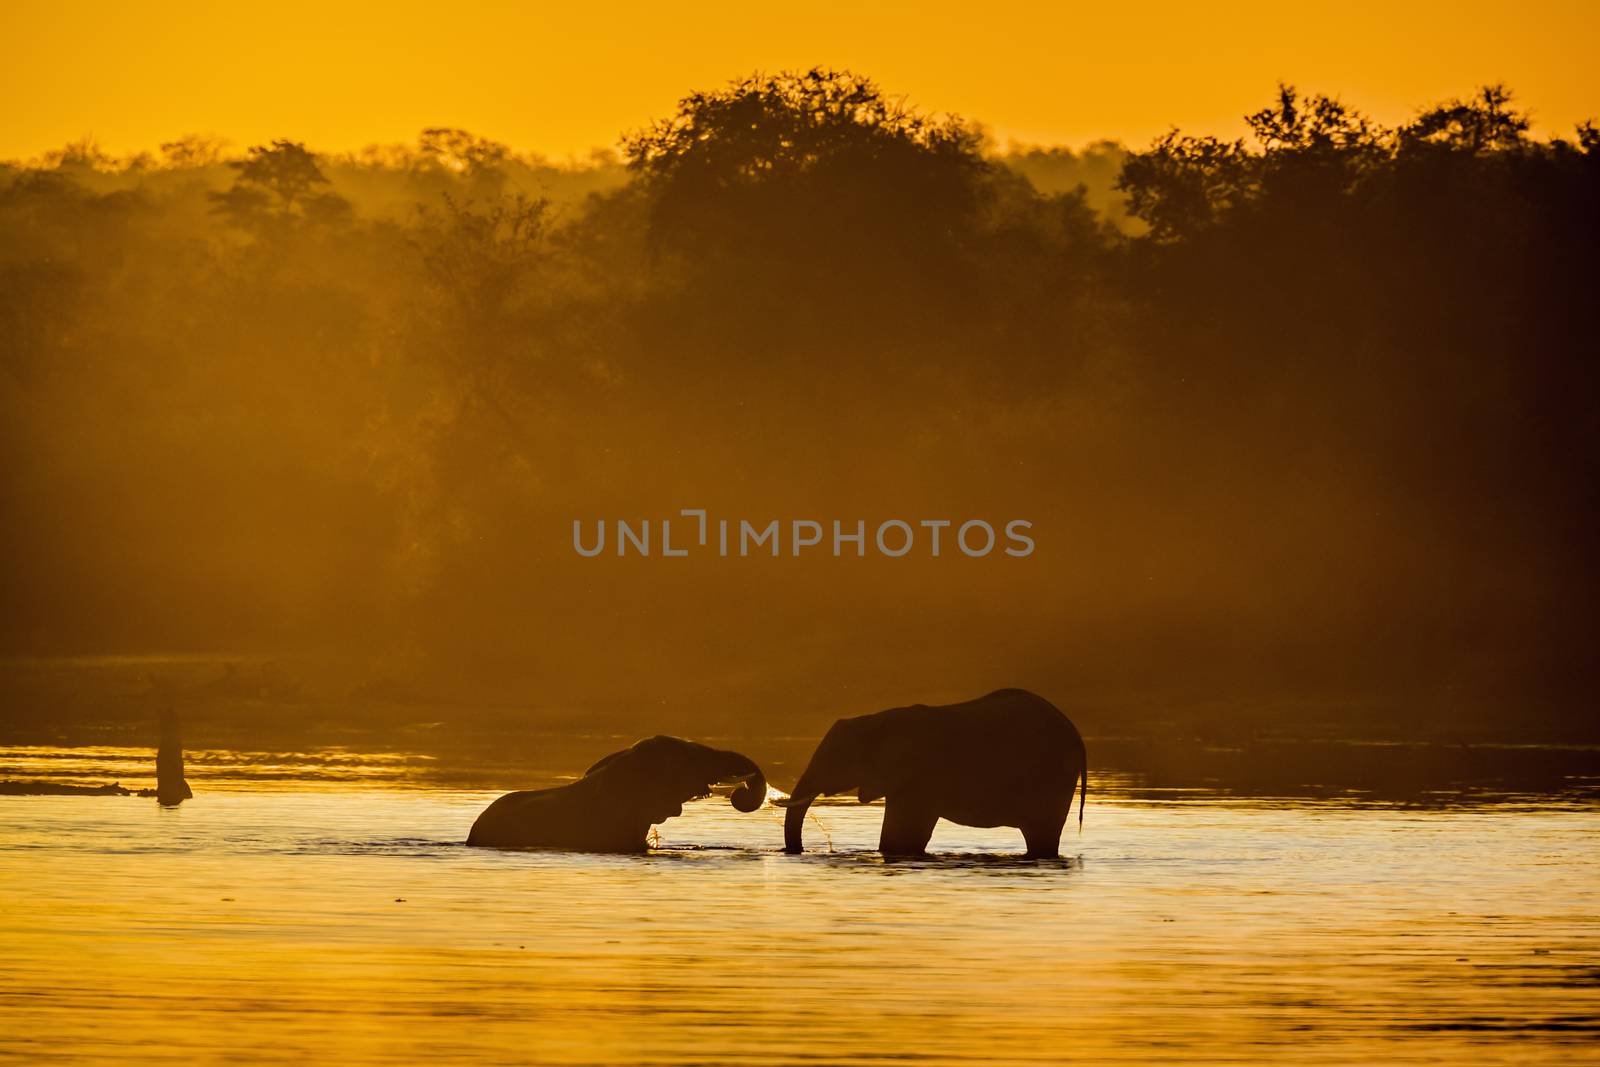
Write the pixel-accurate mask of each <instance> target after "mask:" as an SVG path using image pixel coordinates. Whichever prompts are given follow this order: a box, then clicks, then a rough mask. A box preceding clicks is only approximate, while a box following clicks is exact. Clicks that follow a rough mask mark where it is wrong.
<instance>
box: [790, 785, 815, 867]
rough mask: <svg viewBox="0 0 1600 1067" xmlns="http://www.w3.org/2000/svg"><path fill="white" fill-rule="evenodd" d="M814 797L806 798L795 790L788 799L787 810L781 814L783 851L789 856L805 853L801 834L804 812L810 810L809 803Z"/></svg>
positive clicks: (803, 824) (804, 819)
mask: <svg viewBox="0 0 1600 1067" xmlns="http://www.w3.org/2000/svg"><path fill="white" fill-rule="evenodd" d="M815 799H816V797H815V796H806V795H804V794H802V793H800V792H799V790H798V788H796V791H795V795H794V796H793V797H790V798H789V806H788V810H787V811H785V812H784V813H783V850H784V851H785V852H788V853H790V854H794V855H798V854H799V853H801V852H804V851H805V842H804V840H803V839H802V834H803V831H804V829H805V825H806V812H807V811H809V810H810V809H811V802H812V801H813V800H815Z"/></svg>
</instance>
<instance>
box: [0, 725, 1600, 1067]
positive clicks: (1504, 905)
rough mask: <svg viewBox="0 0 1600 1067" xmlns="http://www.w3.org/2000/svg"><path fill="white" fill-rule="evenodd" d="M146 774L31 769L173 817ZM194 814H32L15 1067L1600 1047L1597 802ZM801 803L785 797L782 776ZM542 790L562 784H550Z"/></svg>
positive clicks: (200, 790)
mask: <svg viewBox="0 0 1600 1067" xmlns="http://www.w3.org/2000/svg"><path fill="white" fill-rule="evenodd" d="M150 758H151V757H150V751H149V750H148V749H124V748H114V747H102V748H81V749H63V750H47V749H32V748H10V749H0V777H51V778H57V779H60V780H102V781H105V780H111V779H113V778H120V779H121V780H122V781H123V783H124V784H125V785H147V784H149V776H150V774H151V764H150ZM189 758H190V780H191V782H192V783H193V785H194V787H195V793H196V795H195V798H194V799H193V800H191V801H189V802H188V803H185V804H184V805H182V806H181V807H179V808H176V809H161V808H159V807H158V806H157V805H156V803H155V802H154V801H153V800H146V799H138V798H132V797H87V796H43V797H0V1059H6V1058H15V1059H17V1060H18V1061H20V1062H27V1063H57V1062H59V1063H108V1064H109V1063H118V1064H131V1063H140V1064H150V1063H184V1064H191V1063H195V1062H216V1061H223V1060H250V1061H254V1062H284V1063H299V1064H306V1063H350V1064H363V1063H395V1062H416V1061H426V1060H437V1061H441V1062H462V1061H473V1062H482V1063H508V1064H509V1063H518V1064H521V1063H530V1062H540V1063H556V1064H640V1065H643V1064H724V1063H727V1064H748V1063H751V1062H760V1063H763V1064H833V1063H871V1064H895V1063H916V1064H926V1063H984V1064H998V1063H1006V1064H1012V1063H1058V1062H1063V1061H1066V1062H1083V1063H1096V1064H1098V1063H1168V1062H1174V1061H1182V1062H1191V1063H1239V1062H1244V1061H1250V1060H1257V1061H1272V1062H1291V1063H1338V1064H1350V1063H1389V1064H1402V1063H1440V1064H1459V1063H1464V1062H1473V1063H1476V1064H1483V1063H1538V1062H1544V1063H1572V1062H1577V1061H1580V1060H1585V1059H1587V1060H1590V1061H1594V1060H1596V1059H1597V1052H1596V1050H1597V1048H1600V1042H1597V1041H1596V1040H1595V1038H1596V1036H1597V1032H1600V996H1597V994H1600V937H1597V935H1600V849H1597V848H1596V847H1595V845H1596V842H1597V841H1600V806H1597V805H1596V804H1595V803H1594V801H1593V800H1592V798H1591V797H1589V796H1587V795H1579V796H1573V795H1571V794H1569V793H1563V792H1560V791H1554V792H1551V793H1549V794H1539V793H1518V794H1510V795H1494V796H1491V797H1488V798H1486V799H1480V800H1476V801H1474V800H1470V799H1459V800H1457V801H1455V802H1450V803H1443V802H1441V803H1429V804H1420V803H1386V802H1375V801H1371V800H1363V799H1359V798H1356V799H1351V798H1339V797H1330V798H1306V797H1272V796H1242V795H1236V794H1233V793H1229V792H1228V791H1226V790H1224V789H1221V788H1218V789H1205V788H1188V789H1181V790H1161V789H1150V788H1141V786H1140V783H1139V782H1138V781H1137V780H1135V779H1133V778H1132V777H1129V776H1119V775H1116V774H1107V775H1104V776H1102V777H1101V778H1100V779H1098V780H1093V779H1092V780H1091V790H1090V797H1089V807H1088V813H1087V818H1086V820H1085V823H1084V829H1083V832H1082V834H1081V836H1080V835H1079V834H1078V833H1077V832H1076V828H1075V824H1072V825H1069V830H1068V834H1067V837H1066V838H1065V839H1064V841H1063V852H1064V854H1066V855H1067V856H1068V857H1069V858H1067V859H1064V860H1060V861H1023V860H1020V859H1018V858H1016V856H1017V853H1019V852H1020V850H1021V838H1020V835H1019V834H1017V833H1016V832H1014V831H1009V830H974V829H969V828H965V827H958V826H952V825H948V824H941V825H940V827H939V829H938V831H937V832H936V833H935V836H934V839H933V843H932V846H931V847H932V849H933V851H934V852H935V853H936V854H937V855H936V856H935V857H934V858H932V859H929V860H925V861H916V862H884V861H883V860H882V859H881V858H879V857H878V856H876V855H874V854H873V853H872V852H870V851H869V850H870V849H871V848H872V847H873V845H874V844H875V842H876V834H877V826H878V822H879V820H880V818H881V815H882V809H881V807H878V806H870V805H869V806H863V805H858V804H855V803H853V802H850V803H831V804H823V805H820V806H819V807H818V808H816V809H815V811H816V816H817V818H816V819H815V820H814V821H813V822H812V824H811V826H810V827H809V829H808V833H807V842H808V845H809V846H810V847H812V848H814V849H816V851H814V852H810V853H808V854H806V855H805V856H800V857H794V856H785V855H783V854H781V852H780V851H779V850H780V848H781V844H782V818H781V816H782V812H781V810H779V809H776V808H773V807H770V806H769V807H767V808H764V809H762V810H760V811H757V812H754V813H752V814H748V815H741V814H739V813H738V812H736V811H734V810H733V809H732V808H731V807H730V806H729V805H728V804H727V803H726V802H725V801H723V800H721V799H720V798H711V799H707V800H703V801H697V802H693V803H691V804H690V805H688V806H687V807H686V809H685V813H684V815H683V817H681V818H678V819H675V820H672V821H671V822H669V823H667V824H666V825H665V826H664V827H662V828H661V840H660V846H661V847H660V848H659V849H657V850H656V851H654V852H652V853H651V854H649V855H644V856H628V857H615V856H598V855H585V854H573V853H560V852H533V851H530V852H495V851H489V850H480V849H469V848H466V847H465V846H464V845H462V843H461V842H462V841H463V839H464V837H465V835H466V832H467V829H468V827H469V826H470V825H471V823H472V820H473V818H474V816H475V815H476V814H477V812H478V811H479V810H481V809H482V808H483V807H484V805H486V804H487V803H488V802H489V800H490V799H492V797H493V796H495V795H496V793H495V792H493V791H487V790H481V789H463V788H455V787H450V786H449V785H447V784H440V780H439V778H438V776H437V775H431V774H430V773H429V764H428V761H427V760H425V759H423V758H421V757H409V756H405V755H403V754H402V755H397V754H392V753H391V754H364V753H359V752H343V751H331V752H330V751H325V752H318V753H276V754H269V753H248V752H223V751H215V752H191V753H190V757H189ZM775 777H779V779H780V781H782V780H783V779H782V777H781V776H778V775H775ZM530 784H531V783H530Z"/></svg>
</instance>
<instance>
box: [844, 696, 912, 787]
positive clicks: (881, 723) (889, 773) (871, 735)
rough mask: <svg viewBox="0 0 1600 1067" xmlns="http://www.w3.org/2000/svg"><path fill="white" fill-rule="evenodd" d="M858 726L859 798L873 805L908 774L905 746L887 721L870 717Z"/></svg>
mask: <svg viewBox="0 0 1600 1067" xmlns="http://www.w3.org/2000/svg"><path fill="white" fill-rule="evenodd" d="M857 728H858V729H859V730H860V731H861V734H860V738H861V740H860V744H861V783H860V788H859V789H857V790H856V797H857V799H858V800H860V802H861V803H863V804H871V803H872V802H873V801H874V800H882V799H883V798H884V797H886V796H888V795H889V794H890V793H893V792H895V791H896V790H897V789H898V788H899V786H900V784H901V781H902V779H903V778H904V776H905V768H906V761H905V752H904V749H905V746H904V745H903V744H900V743H899V735H898V734H897V733H896V732H895V730H894V724H893V723H891V722H889V721H888V720H884V719H878V718H875V717H872V716H869V717H866V718H864V719H862V720H860V721H859V723H858V727H857Z"/></svg>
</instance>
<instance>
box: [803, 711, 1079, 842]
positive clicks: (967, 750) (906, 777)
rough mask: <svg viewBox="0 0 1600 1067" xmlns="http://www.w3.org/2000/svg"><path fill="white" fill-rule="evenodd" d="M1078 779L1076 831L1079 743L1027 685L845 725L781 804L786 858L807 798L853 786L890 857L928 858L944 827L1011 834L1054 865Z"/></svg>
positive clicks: (1066, 722) (832, 732) (837, 727)
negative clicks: (1013, 830) (870, 808)
mask: <svg viewBox="0 0 1600 1067" xmlns="http://www.w3.org/2000/svg"><path fill="white" fill-rule="evenodd" d="M1080 783H1081V789H1082V792H1081V794H1080V799H1079V802H1078V826H1079V828H1080V829H1081V828H1082V826H1083V805H1084V803H1085V802H1086V801H1087V800H1088V797H1089V768H1088V757H1087V754H1086V752H1085V750H1084V746H1083V738H1082V736H1080V735H1079V733H1078V728H1077V727H1076V726H1074V725H1073V724H1072V721H1071V720H1070V719H1068V718H1067V717H1066V716H1065V715H1063V714H1062V713H1061V712H1060V710H1058V709H1057V708H1056V707H1055V705H1053V704H1051V703H1050V702H1049V701H1047V700H1045V699H1044V698H1043V697H1039V696H1036V695H1034V694H1033V693H1029V692H1027V691H1025V690H1022V689H1001V690H998V691H997V692H993V693H990V694H989V695H988V696H983V697H979V698H978V699H976V700H969V701H967V702H965V703H962V704H947V705H942V706H938V707H928V706H927V705H923V704H916V705H912V706H911V707H905V708H890V709H889V710H888V711H880V712H877V713H875V714H871V715H861V716H857V717H856V718H851V719H840V720H839V721H837V722H835V723H834V724H833V726H832V727H831V728H830V729H829V730H828V732H827V734H826V735H825V736H824V737H823V739H822V741H821V743H820V744H818V745H817V750H816V752H815V753H814V754H813V755H812V757H811V762H810V764H808V765H807V767H806V769H805V771H804V772H803V773H802V774H801V775H800V780H799V781H798V782H797V783H796V784H795V787H794V792H793V794H792V795H791V796H790V797H788V798H787V799H785V800H779V801H778V802H777V803H778V804H779V805H780V806H782V807H785V808H787V809H788V811H787V812H785V814H784V823H783V843H784V851H785V852H789V853H798V852H801V851H803V843H802V840H801V837H802V835H801V830H802V828H803V827H804V825H805V817H806V810H807V808H809V807H810V806H811V802H812V801H813V800H815V799H816V798H817V797H819V796H822V795H824V794H830V793H844V792H848V791H850V790H852V789H854V790H857V791H858V796H859V798H860V800H861V802H862V803H863V804H866V803H870V802H871V801H874V800H877V799H878V798H880V797H882V798H883V799H884V801H885V806H884V813H883V829H882V830H881V832H880V834H879V837H878V850H879V851H880V852H882V853H883V854H884V855H886V856H920V855H925V854H926V851H927V847H928V839H929V838H930V837H932V836H933V828H934V824H935V823H937V822H938V821H939V820H940V819H948V820H950V821H951V822H954V823H960V824H961V825H963V826H1015V827H1017V828H1018V829H1020V830H1021V831H1022V836H1023V839H1024V840H1025V841H1026V843H1027V855H1028V856H1029V857H1032V858H1049V857H1055V856H1058V855H1060V848H1061V829H1062V827H1063V826H1064V825H1065V824H1066V821H1067V815H1068V813H1069V812H1070V811H1071V810H1072V794H1073V792H1074V791H1075V789H1077V788H1079V787H1080Z"/></svg>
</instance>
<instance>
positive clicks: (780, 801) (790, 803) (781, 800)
mask: <svg viewBox="0 0 1600 1067" xmlns="http://www.w3.org/2000/svg"><path fill="white" fill-rule="evenodd" d="M816 799H817V798H816V797H773V798H772V803H773V804H775V805H776V806H778V807H780V808H792V807H795V806H796V805H799V804H809V803H811V802H812V801H813V800H816Z"/></svg>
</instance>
